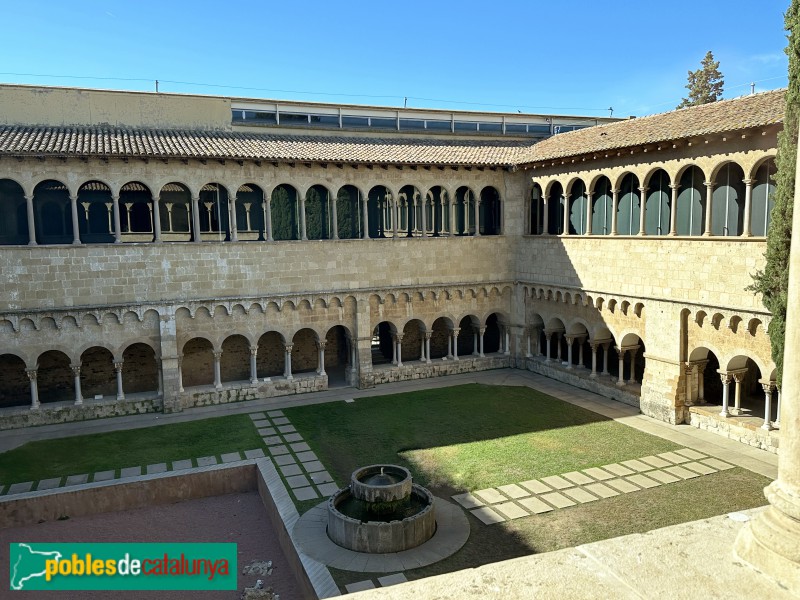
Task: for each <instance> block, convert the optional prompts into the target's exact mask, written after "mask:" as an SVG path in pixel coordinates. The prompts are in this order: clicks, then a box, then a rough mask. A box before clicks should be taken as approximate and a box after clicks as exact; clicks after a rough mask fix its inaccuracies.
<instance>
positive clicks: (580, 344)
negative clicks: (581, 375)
mask: <svg viewBox="0 0 800 600" xmlns="http://www.w3.org/2000/svg"><path fill="white" fill-rule="evenodd" d="M576 339H577V340H578V364H577V367H578V368H579V369H583V342H584V341H585V340H586V338H585V337H579V338H576Z"/></svg>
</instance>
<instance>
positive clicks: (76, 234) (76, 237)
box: [69, 194, 81, 246]
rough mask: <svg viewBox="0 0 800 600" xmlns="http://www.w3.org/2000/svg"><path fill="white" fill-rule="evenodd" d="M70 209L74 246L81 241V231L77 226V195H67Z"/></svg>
mask: <svg viewBox="0 0 800 600" xmlns="http://www.w3.org/2000/svg"><path fill="white" fill-rule="evenodd" d="M69 204H70V210H71V211H72V243H73V244H75V245H76V246H77V245H78V244H80V243H81V232H80V227H78V196H77V194H70V195H69Z"/></svg>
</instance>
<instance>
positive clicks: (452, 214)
mask: <svg viewBox="0 0 800 600" xmlns="http://www.w3.org/2000/svg"><path fill="white" fill-rule="evenodd" d="M447 197H448V200H449V201H450V202H449V204H448V208H449V210H450V227H448V228H447V236H448V237H453V236H454V235H455V234H456V198H455V196H451V195H450V194H448V195H447Z"/></svg>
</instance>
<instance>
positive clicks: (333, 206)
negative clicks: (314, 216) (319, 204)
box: [328, 192, 339, 240]
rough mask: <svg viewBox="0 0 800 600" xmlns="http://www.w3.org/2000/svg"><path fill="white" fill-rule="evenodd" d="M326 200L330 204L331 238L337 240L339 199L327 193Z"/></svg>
mask: <svg viewBox="0 0 800 600" xmlns="http://www.w3.org/2000/svg"><path fill="white" fill-rule="evenodd" d="M328 200H329V201H330V203H331V221H332V222H331V238H332V239H334V240H338V239H339V212H338V210H339V208H338V206H337V205H338V204H339V197H338V196H332V195H331V193H330V192H328Z"/></svg>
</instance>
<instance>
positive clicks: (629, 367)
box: [617, 333, 645, 384]
mask: <svg viewBox="0 0 800 600" xmlns="http://www.w3.org/2000/svg"><path fill="white" fill-rule="evenodd" d="M617 351H618V352H617V361H619V359H620V358H622V373H621V377H620V380H622V381H624V382H625V383H627V384H640V383H641V382H642V378H643V377H644V370H645V358H644V353H645V347H644V342H643V341H642V339H641V338H640V337H639V336H638V335H636V334H635V333H628V334H626V335H625V336H624V337H623V338H622V340H621V341H620V343H619V346H618V348H617ZM618 369H619V366H618ZM618 375H619V371H618Z"/></svg>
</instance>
